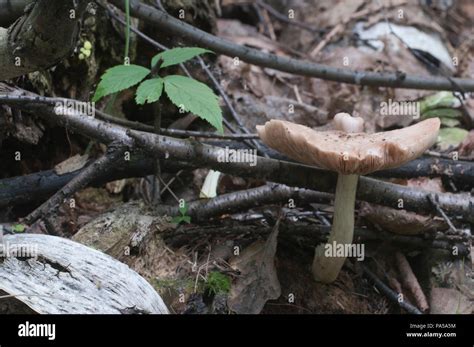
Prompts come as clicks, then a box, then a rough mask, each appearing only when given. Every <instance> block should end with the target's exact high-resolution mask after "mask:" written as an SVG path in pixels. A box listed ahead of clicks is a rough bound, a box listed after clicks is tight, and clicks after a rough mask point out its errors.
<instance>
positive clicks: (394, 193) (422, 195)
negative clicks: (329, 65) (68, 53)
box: [0, 86, 474, 221]
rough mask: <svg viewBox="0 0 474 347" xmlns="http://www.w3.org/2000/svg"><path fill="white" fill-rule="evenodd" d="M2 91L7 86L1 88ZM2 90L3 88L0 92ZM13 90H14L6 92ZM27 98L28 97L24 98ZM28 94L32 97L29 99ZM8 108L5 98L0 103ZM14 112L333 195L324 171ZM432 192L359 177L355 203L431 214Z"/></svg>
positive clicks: (468, 206) (466, 206)
mask: <svg viewBox="0 0 474 347" xmlns="http://www.w3.org/2000/svg"><path fill="white" fill-rule="evenodd" d="M0 87H3V88H5V86H0ZM0 89H2V88H0ZM10 89H12V88H10ZM25 93H26V92H25ZM30 94H31V93H30ZM1 100H3V102H4V103H6V104H10V103H9V102H8V95H6V96H5V95H3V96H2V97H1ZM11 104H15V105H16V106H17V107H18V108H20V109H23V110H26V111H30V112H31V111H32V110H34V111H35V112H36V113H37V114H38V115H39V116H41V117H43V118H44V119H46V120H48V121H50V122H53V123H55V124H59V125H61V126H64V127H67V128H68V129H72V130H73V131H76V132H79V133H81V134H82V135H85V136H88V137H91V138H94V139H96V140H99V141H101V142H104V143H112V142H117V141H118V142H121V143H123V144H131V143H133V141H134V140H135V141H136V145H138V146H139V147H141V148H143V149H144V150H145V151H146V152H147V153H149V154H150V155H151V156H153V157H158V158H160V159H162V160H177V161H184V162H186V163H190V164H193V165H197V166H199V167H205V168H212V169H214V170H219V171H221V172H224V173H228V174H230V175H235V176H243V177H254V178H261V179H265V180H267V181H270V182H277V183H282V184H286V185H288V186H297V187H305V188H308V189H313V190H317V191H320V192H333V191H334V187H335V183H336V176H335V175H334V174H333V173H331V172H328V171H324V170H321V169H317V168H314V167H310V166H304V165H299V164H295V163H290V162H285V161H280V160H274V159H270V158H263V157H256V159H257V165H256V166H251V165H250V164H249V163H244V162H228V161H226V160H223V159H222V158H223V156H224V149H222V148H218V147H214V146H209V145H205V144H202V143H199V142H197V141H194V140H181V139H176V138H172V137H167V136H161V135H156V134H151V133H144V132H139V131H135V130H129V129H125V128H122V127H120V126H115V125H112V124H109V123H105V122H103V121H100V120H97V119H95V118H92V117H90V116H87V115H84V114H80V113H77V112H71V113H65V114H56V113H55V112H54V110H53V108H52V107H50V106H47V105H38V104H35V103H26V102H25V103H22V104H18V103H16V102H12V103H11ZM428 194H431V193H430V192H427V191H424V190H420V189H414V188H411V187H404V186H400V185H396V184H391V183H387V182H382V181H378V180H375V179H372V178H368V177H361V178H360V180H359V189H358V192H357V198H358V199H359V200H364V201H367V202H371V203H375V204H379V205H384V206H389V207H394V208H396V207H397V206H398V205H399V203H400V199H402V201H403V205H404V208H405V209H406V210H409V211H415V212H420V213H430V212H432V211H433V205H432V204H431V203H430V201H429V200H428ZM437 197H438V198H437V199H438V202H439V206H440V207H441V208H442V209H443V210H444V211H445V212H447V213H451V214H456V215H460V216H462V217H463V218H464V219H466V220H467V221H473V220H474V198H473V197H471V196H470V195H468V194H464V195H463V194H456V195H455V194H448V193H437Z"/></svg>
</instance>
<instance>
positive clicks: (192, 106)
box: [164, 75, 224, 133]
mask: <svg viewBox="0 0 474 347" xmlns="http://www.w3.org/2000/svg"><path fill="white" fill-rule="evenodd" d="M164 80H165V92H166V94H167V95H168V97H169V98H170V100H171V101H172V102H173V103H174V104H175V105H176V106H178V107H180V108H183V109H184V110H185V111H189V112H191V113H194V114H195V115H196V116H198V117H200V118H202V119H204V120H206V121H208V122H209V123H210V124H211V125H212V126H214V127H215V128H216V129H217V130H218V131H219V132H221V133H223V132H224V128H223V126H222V110H221V108H220V106H219V101H218V100H219V97H218V96H217V95H216V94H214V92H213V91H212V89H211V88H209V87H208V86H206V85H205V84H203V83H201V82H198V81H196V80H193V79H191V78H188V77H184V76H178V75H172V76H166V77H165V78H164Z"/></svg>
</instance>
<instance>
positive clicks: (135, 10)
mask: <svg viewBox="0 0 474 347" xmlns="http://www.w3.org/2000/svg"><path fill="white" fill-rule="evenodd" d="M110 2H111V3H113V4H114V5H115V6H117V7H119V8H121V9H124V2H123V1H122V0H110ZM130 6H131V13H132V15H133V16H135V17H137V18H140V19H142V20H144V21H145V22H148V23H150V24H153V25H156V26H159V27H160V28H161V29H164V30H167V31H169V32H172V33H173V34H174V35H180V36H183V37H184V38H186V39H188V40H189V41H191V42H193V43H195V44H196V45H199V46H201V47H206V48H209V49H212V50H214V51H215V52H217V53H220V54H224V55H227V56H230V57H239V58H240V59H242V60H243V61H246V62H248V63H251V64H255V65H260V66H265V67H269V68H272V69H275V70H280V71H285V72H289V73H292V74H296V75H303V76H310V77H315V78H321V79H324V80H329V81H335V82H343V83H350V84H359V85H367V86H379V87H392V88H408V89H429V90H457V89H459V88H462V89H463V90H464V91H466V92H468V91H474V80H473V79H462V78H451V79H447V78H442V77H422V76H408V75H406V74H404V73H384V74H382V73H376V72H369V71H353V70H347V69H339V68H333V67H329V66H326V65H321V64H316V63H312V62H309V61H304V60H298V59H292V58H287V57H281V56H278V55H275V54H269V53H265V52H261V51H259V50H256V49H252V48H249V47H245V46H241V45H238V44H235V43H232V42H230V41H228V40H225V39H222V38H220V37H216V36H214V35H211V34H209V33H206V32H205V31H202V30H200V29H197V28H195V27H193V26H191V25H189V24H187V23H185V22H184V21H181V20H178V19H176V18H174V17H172V16H170V15H168V14H166V13H164V12H162V11H159V10H157V9H156V8H153V7H151V6H148V5H146V4H143V3H140V1H138V0H130ZM458 87H459V88H458Z"/></svg>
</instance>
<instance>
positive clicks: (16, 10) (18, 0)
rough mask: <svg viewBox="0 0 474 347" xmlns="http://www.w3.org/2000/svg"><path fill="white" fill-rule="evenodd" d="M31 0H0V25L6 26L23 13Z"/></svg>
mask: <svg viewBox="0 0 474 347" xmlns="http://www.w3.org/2000/svg"><path fill="white" fill-rule="evenodd" d="M31 2H33V0H0V26H2V27H8V26H9V25H10V24H12V23H13V22H14V21H15V20H16V19H18V17H20V16H21V15H22V14H23V11H24V10H25V7H26V6H27V5H28V4H30V3H31Z"/></svg>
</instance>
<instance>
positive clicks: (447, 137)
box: [438, 128, 468, 150]
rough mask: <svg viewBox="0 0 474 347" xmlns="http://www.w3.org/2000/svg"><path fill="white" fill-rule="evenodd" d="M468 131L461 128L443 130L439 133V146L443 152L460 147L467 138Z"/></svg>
mask: <svg viewBox="0 0 474 347" xmlns="http://www.w3.org/2000/svg"><path fill="white" fill-rule="evenodd" d="M467 134H468V131H467V130H465V129H461V128H443V129H441V130H440V131H439V135H438V146H439V147H440V148H441V150H447V149H449V148H450V147H455V146H458V145H459V144H460V143H461V142H462V141H463V140H464V139H465V138H466V136H467Z"/></svg>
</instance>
